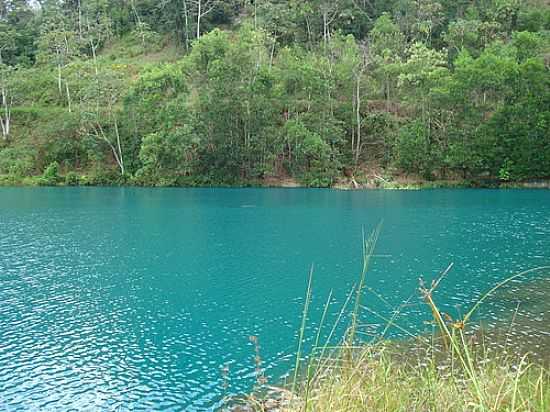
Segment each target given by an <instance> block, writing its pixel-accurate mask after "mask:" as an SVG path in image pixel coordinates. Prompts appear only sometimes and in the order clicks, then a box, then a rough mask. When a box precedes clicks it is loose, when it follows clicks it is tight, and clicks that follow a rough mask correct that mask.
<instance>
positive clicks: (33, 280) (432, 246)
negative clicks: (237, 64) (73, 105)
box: [0, 188, 550, 411]
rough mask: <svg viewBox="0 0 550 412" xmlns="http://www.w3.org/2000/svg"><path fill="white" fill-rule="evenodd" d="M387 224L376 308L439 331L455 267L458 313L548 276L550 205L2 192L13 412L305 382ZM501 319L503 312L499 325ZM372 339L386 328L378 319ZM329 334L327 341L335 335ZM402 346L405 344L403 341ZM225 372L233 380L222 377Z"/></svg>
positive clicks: (2, 388) (2, 345)
mask: <svg viewBox="0 0 550 412" xmlns="http://www.w3.org/2000/svg"><path fill="white" fill-rule="evenodd" d="M382 220H383V229H382V233H381V236H380V239H379V242H378V244H377V250H376V253H377V256H376V257H375V258H374V260H373V264H372V267H371V271H370V272H369V275H368V285H369V286H370V287H372V288H373V289H374V290H376V292H378V293H380V294H381V295H383V296H384V298H385V300H386V302H382V301H381V300H380V299H378V298H376V297H375V296H374V295H373V294H372V293H367V294H366V295H365V297H364V302H365V305H366V306H368V307H369V308H370V309H372V310H374V311H376V312H377V313H379V314H382V315H383V316H390V315H391V313H392V310H393V308H395V307H397V306H399V305H400V304H402V303H403V302H404V301H406V300H407V299H409V298H410V297H411V296H412V298H411V299H410V300H409V303H408V304H407V305H406V306H404V307H403V308H402V309H401V314H400V315H399V317H398V321H399V323H400V324H401V325H402V326H404V327H406V328H408V329H410V330H411V331H419V330H422V329H423V328H425V325H424V324H423V320H425V319H426V315H427V314H426V311H425V310H424V308H423V306H422V305H421V303H420V301H419V299H418V297H417V295H418V293H417V288H418V278H419V277H420V276H423V277H424V278H426V279H428V280H430V279H433V278H434V277H435V276H436V275H437V274H438V273H439V272H440V271H441V270H443V269H444V268H445V267H447V266H448V264H449V263H451V262H453V263H454V268H453V270H452V272H451V273H450V274H449V276H448V278H447V279H445V281H444V282H443V283H442V285H441V289H440V291H439V292H438V294H437V299H438V300H439V301H441V302H442V303H443V304H444V305H445V307H446V310H447V311H449V312H453V311H455V312H456V311H458V312H459V311H463V309H464V307H465V306H466V305H467V303H468V302H471V301H472V300H473V299H475V298H476V297H477V296H479V294H480V293H481V292H482V291H484V290H486V289H487V288H488V287H491V286H492V285H493V284H494V282H496V281H498V280H499V279H503V278H505V277H506V276H507V275H510V274H512V273H515V272H517V271H520V270H523V269H528V268H532V267H535V266H542V265H549V264H550V191H542V190H541V191H535V190H518V191H514V190H509V191H497V190H428V191H354V192H342V191H330V190H303V189H286V190H285V189H130V188H122V189H121V188H33V189H27V188H2V189H0V410H7V411H23V410H24V411H68V410H91V411H94V410H98V411H99V410H101V411H103V410H117V411H119V410H120V411H126V410H191V411H192V410H209V409H213V408H216V407H218V406H219V405H220V402H221V399H222V397H223V396H224V395H231V394H234V393H240V392H243V391H245V392H246V391H248V390H250V388H251V387H252V386H253V384H254V381H255V366H256V365H255V363H254V355H255V353H254V350H255V349H254V346H253V345H252V343H251V342H250V339H249V337H250V336H252V335H254V336H258V339H259V345H260V353H261V357H262V367H264V368H265V369H266V371H265V373H266V375H267V376H268V377H269V378H270V380H271V382H276V381H277V379H279V378H280V376H281V375H282V374H284V373H285V372H286V371H287V370H288V369H289V368H290V367H291V365H292V363H293V358H292V355H293V353H294V351H295V347H296V336H297V329H298V326H299V323H300V313H301V311H302V305H303V301H304V298H303V297H304V294H305V289H306V282H307V275H308V271H309V268H310V266H311V265H312V264H313V265H314V296H313V305H312V306H313V308H314V309H313V310H312V313H311V322H310V327H309V328H308V336H309V337H310V338H311V336H313V335H314V333H315V330H316V329H315V323H316V320H317V319H318V318H319V313H320V311H321V308H322V305H323V302H324V301H325V300H326V299H327V296H328V294H329V292H330V290H333V300H332V303H331V306H330V308H331V316H329V318H331V319H334V317H335V314H336V312H337V311H338V310H339V308H340V307H341V305H342V303H343V301H344V299H345V297H346V295H347V293H348V292H349V291H350V289H351V287H352V286H353V285H354V283H356V282H357V280H358V276H359V272H360V268H361V237H362V230H363V228H364V229H365V231H370V230H371V229H372V228H374V227H375V226H376V225H377V224H378V223H379V222H380V221H382ZM488 312H489V314H490V309H489V311H488ZM362 323H364V324H365V325H364V328H363V329H362V333H363V335H362V336H364V337H365V339H368V337H369V336H370V334H372V333H377V332H380V331H381V330H382V329H383V325H382V324H383V322H382V321H380V319H378V318H377V317H376V316H374V315H369V314H368V312H366V313H365V314H364V316H363V322H362ZM326 332H328V331H325V334H326ZM390 333H391V334H392V335H394V336H398V334H399V333H398V331H396V330H392V331H390ZM223 368H227V369H228V371H229V372H228V373H227V377H224V375H225V374H224V373H222V369H223Z"/></svg>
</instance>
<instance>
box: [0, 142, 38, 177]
mask: <svg viewBox="0 0 550 412" xmlns="http://www.w3.org/2000/svg"><path fill="white" fill-rule="evenodd" d="M33 170H34V156H33V154H32V153H31V152H29V151H28V150H26V149H24V148H17V147H8V148H6V149H4V150H2V151H0V173H4V174H9V175H10V176H13V177H24V176H29V175H31V174H32V172H33Z"/></svg>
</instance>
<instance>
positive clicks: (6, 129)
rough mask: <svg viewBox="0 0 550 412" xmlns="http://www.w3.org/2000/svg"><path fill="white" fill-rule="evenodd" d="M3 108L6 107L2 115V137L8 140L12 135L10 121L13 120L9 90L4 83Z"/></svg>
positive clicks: (0, 120) (0, 116) (2, 91)
mask: <svg viewBox="0 0 550 412" xmlns="http://www.w3.org/2000/svg"><path fill="white" fill-rule="evenodd" d="M1 93H2V108H3V109H4V113H3V116H2V115H0V124H1V126H2V139H3V140H4V141H6V140H8V137H9V135H10V122H11V108H10V107H11V103H10V102H8V92H7V91H6V87H5V86H4V85H2V89H1Z"/></svg>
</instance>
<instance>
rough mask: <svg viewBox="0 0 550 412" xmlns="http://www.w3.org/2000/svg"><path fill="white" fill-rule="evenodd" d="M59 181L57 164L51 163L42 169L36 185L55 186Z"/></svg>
mask: <svg viewBox="0 0 550 412" xmlns="http://www.w3.org/2000/svg"><path fill="white" fill-rule="evenodd" d="M59 180H60V177H59V163H57V162H52V163H50V164H49V165H48V167H46V169H44V172H43V173H42V176H41V178H40V179H39V180H38V184H39V185H40V186H55V185H56V184H57V183H58V182H59Z"/></svg>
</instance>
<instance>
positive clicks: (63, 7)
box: [0, 0, 550, 187]
mask: <svg viewBox="0 0 550 412" xmlns="http://www.w3.org/2000/svg"><path fill="white" fill-rule="evenodd" d="M549 69H550V6H549V4H548V2H547V1H545V0H439V1H438V0H311V1H303V0H302V1H298V0H288V1H282V0H246V1H243V0H224V1H221V0H34V1H32V0H1V1H0V122H1V133H2V134H1V137H0V183H1V184H7V185H13V184H37V185H58V184H62V185H112V184H117V185H119V184H129V185H142V186H208V185H256V184H262V182H269V181H274V182H276V181H278V180H283V179H295V180H296V181H297V182H300V184H302V185H304V186H313V187H330V186H333V185H334V184H335V183H336V182H338V181H342V180H348V181H352V182H354V184H357V182H359V183H358V184H362V183H364V182H365V181H366V180H368V179H369V178H372V176H375V177H376V179H377V180H376V181H380V182H389V181H392V179H394V178H395V177H396V176H414V177H417V178H418V179H422V180H424V181H427V182H428V181H461V182H484V181H487V182H522V181H527V180H533V179H547V178H550V72H549ZM472 184H474V183H472Z"/></svg>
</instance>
